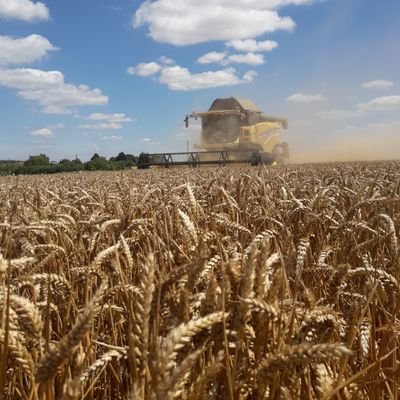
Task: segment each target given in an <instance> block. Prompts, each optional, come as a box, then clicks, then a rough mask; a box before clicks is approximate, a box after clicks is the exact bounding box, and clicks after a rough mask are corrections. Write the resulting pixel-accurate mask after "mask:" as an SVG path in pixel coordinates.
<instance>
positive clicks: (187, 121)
mask: <svg viewBox="0 0 400 400" xmlns="http://www.w3.org/2000/svg"><path fill="white" fill-rule="evenodd" d="M184 121H185V128H189V115H186V118H185V119H184Z"/></svg>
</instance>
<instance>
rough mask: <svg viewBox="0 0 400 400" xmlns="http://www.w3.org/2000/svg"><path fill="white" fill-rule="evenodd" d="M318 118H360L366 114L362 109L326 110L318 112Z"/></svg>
mask: <svg viewBox="0 0 400 400" xmlns="http://www.w3.org/2000/svg"><path fill="white" fill-rule="evenodd" d="M316 115H317V117H318V118H321V119H327V120H340V119H351V118H358V117H362V116H363V115H364V112H363V111H361V110H326V111H321V112H319V113H317V114H316Z"/></svg>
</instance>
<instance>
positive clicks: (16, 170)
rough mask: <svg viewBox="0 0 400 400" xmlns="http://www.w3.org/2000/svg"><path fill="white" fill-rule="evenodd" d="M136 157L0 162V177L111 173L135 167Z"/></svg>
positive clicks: (35, 158) (40, 157)
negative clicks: (64, 173) (61, 173)
mask: <svg viewBox="0 0 400 400" xmlns="http://www.w3.org/2000/svg"><path fill="white" fill-rule="evenodd" d="M137 159H138V158H137V157H136V156H134V155H132V154H125V153H124V152H120V153H119V154H118V155H117V156H116V157H110V158H109V159H108V160H107V159H106V158H105V157H103V156H100V155H99V154H97V153H95V154H93V156H92V158H91V159H90V160H89V161H87V162H82V161H81V160H80V159H79V158H78V157H76V158H75V159H72V160H69V159H67V158H64V159H62V160H60V161H59V162H58V163H57V162H50V158H49V157H48V156H46V154H39V155H35V156H29V158H28V159H27V160H26V161H23V162H18V161H14V160H8V161H6V160H4V161H0V175H22V174H24V175H30V174H54V173H58V172H74V171H112V170H123V169H129V168H132V167H135V166H136V164H137Z"/></svg>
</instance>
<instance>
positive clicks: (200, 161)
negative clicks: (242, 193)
mask: <svg viewBox="0 0 400 400" xmlns="http://www.w3.org/2000/svg"><path fill="white" fill-rule="evenodd" d="M190 118H194V119H196V120H197V119H198V118H201V143H200V144H199V145H197V146H196V149H199V151H189V152H183V153H157V154H149V153H141V154H140V156H139V160H138V168H139V169H146V168H149V167H150V166H162V167H170V166H176V165H188V166H191V167H197V166H199V165H211V164H219V165H226V164H232V163H250V164H251V165H259V164H272V163H274V162H276V163H278V164H283V163H284V162H285V161H286V160H287V159H288V158H289V148H288V144H287V143H282V142H281V130H282V128H283V129H287V127H288V121H287V119H285V118H277V117H272V116H269V115H266V114H264V113H262V112H261V111H259V110H258V108H257V107H256V105H255V104H254V103H253V102H251V101H250V100H244V99H236V98H234V97H230V98H227V99H216V100H214V102H213V103H212V104H211V107H210V109H209V110H208V111H207V112H200V113H198V112H193V113H192V114H190V115H187V116H186V118H185V120H184V121H185V125H186V128H187V127H188V126H189V120H190Z"/></svg>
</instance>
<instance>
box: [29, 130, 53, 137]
mask: <svg viewBox="0 0 400 400" xmlns="http://www.w3.org/2000/svg"><path fill="white" fill-rule="evenodd" d="M30 135H31V136H42V137H50V136H53V131H52V130H51V129H50V128H41V129H37V130H36V131H32V132H31V133H30Z"/></svg>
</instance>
